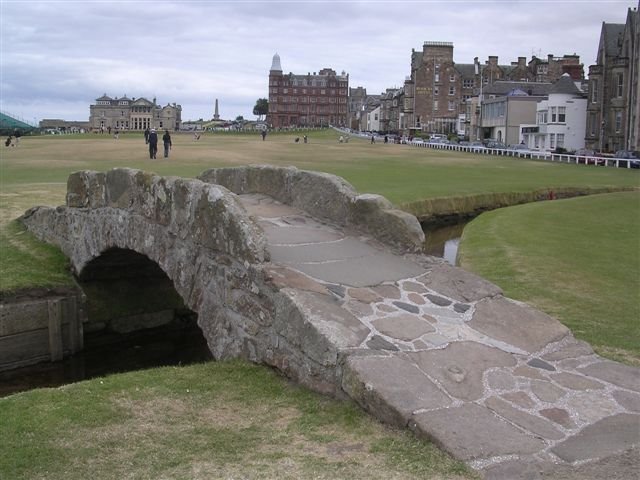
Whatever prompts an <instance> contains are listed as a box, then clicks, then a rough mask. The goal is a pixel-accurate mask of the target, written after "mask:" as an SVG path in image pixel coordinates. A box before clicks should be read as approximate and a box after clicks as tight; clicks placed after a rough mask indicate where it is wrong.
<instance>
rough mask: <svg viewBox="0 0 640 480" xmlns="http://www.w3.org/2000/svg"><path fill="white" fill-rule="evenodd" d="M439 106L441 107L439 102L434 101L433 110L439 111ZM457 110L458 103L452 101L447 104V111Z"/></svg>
mask: <svg viewBox="0 0 640 480" xmlns="http://www.w3.org/2000/svg"><path fill="white" fill-rule="evenodd" d="M439 106H440V105H439V103H438V100H434V101H433V109H434V110H438V108H439ZM455 109H456V102H452V101H449V102H447V110H449V111H450V112H453V111H454V110H455Z"/></svg>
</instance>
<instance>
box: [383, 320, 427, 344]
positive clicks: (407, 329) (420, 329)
mask: <svg viewBox="0 0 640 480" xmlns="http://www.w3.org/2000/svg"><path fill="white" fill-rule="evenodd" d="M371 324H372V325H373V326H374V327H375V329H376V330H378V332H380V333H382V334H384V335H386V336H387V337H392V338H397V339H398V340H403V341H405V342H411V341H413V340H415V339H417V338H420V337H421V336H422V335H424V334H425V333H430V332H434V331H435V328H433V326H431V324H429V322H427V321H426V320H424V319H422V318H420V317H418V316H416V315H408V314H400V315H397V316H393V317H383V318H379V319H376V320H373V321H372V322H371Z"/></svg>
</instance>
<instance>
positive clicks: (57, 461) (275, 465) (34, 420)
mask: <svg viewBox="0 0 640 480" xmlns="http://www.w3.org/2000/svg"><path fill="white" fill-rule="evenodd" d="M0 438H2V444H3V447H2V455H0V478H2V479H7V480H9V479H11V480H27V479H29V480H30V479H34V478H46V479H65V480H85V479H88V478H92V479H118V480H119V479H123V478H149V479H156V478H166V479H169V478H184V479H187V478H188V479H211V478H255V479H258V478H265V479H275V478H278V479H292V480H293V479H300V478H316V479H336V478H351V479H381V480H382V479H438V480H454V479H458V480H461V479H465V478H476V477H475V476H474V475H473V474H472V473H471V472H469V470H468V469H467V468H466V467H465V466H464V465H463V464H461V463H459V462H455V461H453V460H452V459H451V458H450V457H448V456H446V455H444V454H443V453H441V452H440V451H439V450H438V449H436V448H435V447H434V446H433V445H432V444H429V443H427V442H423V441H420V440H418V439H416V438H415V437H414V436H413V435H412V434H411V433H410V432H408V431H398V430H394V429H390V428H388V427H385V426H383V425H381V424H380V423H378V422H376V421H375V420H373V419H372V418H371V417H369V416H367V415H366V414H364V413H363V412H362V411H361V410H360V409H359V408H357V407H356V406H355V405H354V404H353V403H351V402H339V401H335V400H331V399H328V398H325V397H322V396H320V395H318V394H314V393H311V392H309V391H307V390H304V389H302V388H298V387H295V386H292V385H290V384H288V383H286V382H285V381H284V380H283V379H282V378H280V377H278V376H276V375H275V374H274V373H273V372H272V371H270V370H268V369H265V368H261V367H257V366H255V365H250V364H247V363H245V362H218V363H215V362H211V363H206V364H200V365H192V366H189V367H166V368H158V369H153V370H145V371H137V372H131V373H126V374H120V375H112V376H109V377H106V378H103V379H94V380H90V381H87V382H81V383H77V384H73V385H69V386H66V387H62V388H59V389H41V390H36V391H32V392H27V393H24V394H19V395H14V396H12V397H8V398H5V399H0Z"/></svg>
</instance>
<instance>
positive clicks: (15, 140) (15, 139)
mask: <svg viewBox="0 0 640 480" xmlns="http://www.w3.org/2000/svg"><path fill="white" fill-rule="evenodd" d="M21 136H22V134H21V133H20V130H17V129H16V131H15V133H14V134H13V136H11V135H9V136H8V137H7V139H6V140H5V142H4V146H5V147H17V146H18V145H20V137H21Z"/></svg>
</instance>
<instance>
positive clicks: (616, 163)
mask: <svg viewBox="0 0 640 480" xmlns="http://www.w3.org/2000/svg"><path fill="white" fill-rule="evenodd" d="M409 145H411V146H414V147H422V148H432V149H436V150H453V151H457V152H467V153H477V154H483V155H497V156H503V157H517V158H530V159H535V160H547V161H550V162H560V163H575V164H576V165H598V166H602V167H615V168H631V164H632V160H629V159H624V158H610V157H593V156H587V155H568V154H564V153H551V152H538V151H534V150H516V149H510V148H488V147H479V146H473V145H457V144H448V143H428V142H424V143H409Z"/></svg>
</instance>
